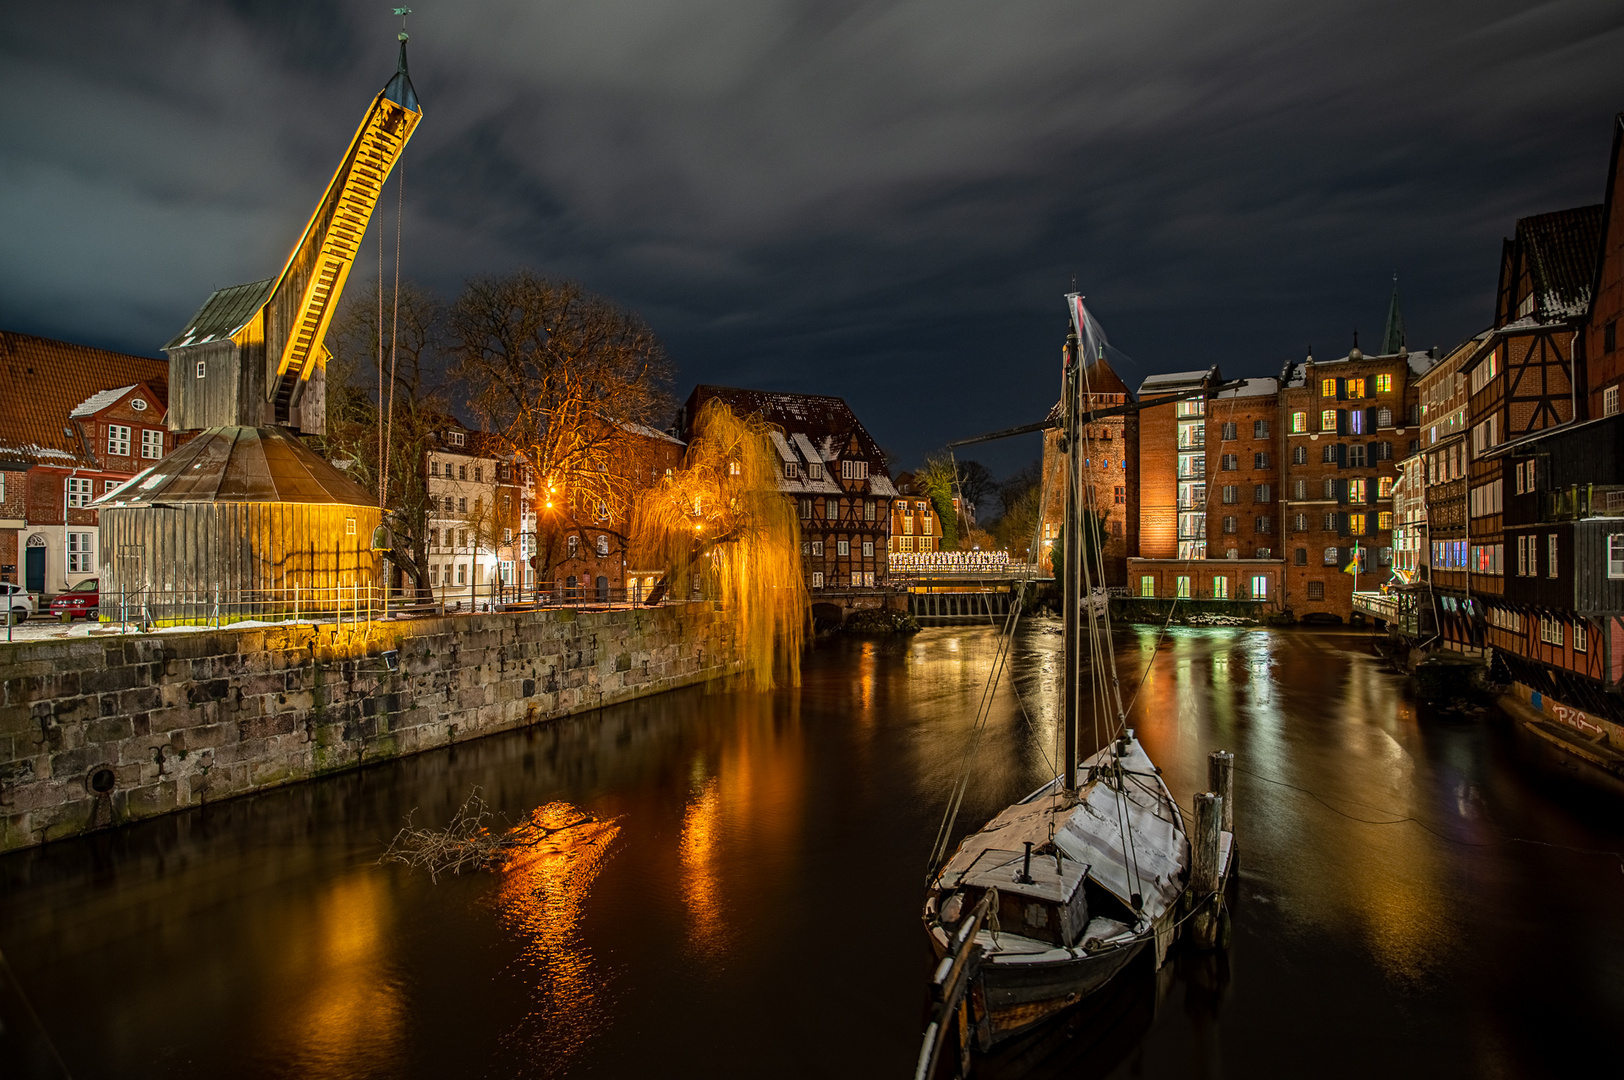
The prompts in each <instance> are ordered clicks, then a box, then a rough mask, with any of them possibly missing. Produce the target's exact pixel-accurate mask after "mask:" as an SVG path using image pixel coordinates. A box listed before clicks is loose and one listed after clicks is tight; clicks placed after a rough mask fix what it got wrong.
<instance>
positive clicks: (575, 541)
mask: <svg viewBox="0 0 1624 1080" xmlns="http://www.w3.org/2000/svg"><path fill="white" fill-rule="evenodd" d="M445 534H446V538H447V539H449V538H450V537H451V530H450V529H447V530H446V531H445ZM565 546H566V547H567V549H568V550H569V557H570V558H572V559H573V558H575V556H576V555H577V554H578V553H579V552H580V550H581V538H580V537H579V536H572V537H570V538H569V540H568V541H567V543H566V545H565Z"/></svg>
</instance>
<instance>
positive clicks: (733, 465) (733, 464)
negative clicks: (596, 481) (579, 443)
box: [599, 461, 739, 476]
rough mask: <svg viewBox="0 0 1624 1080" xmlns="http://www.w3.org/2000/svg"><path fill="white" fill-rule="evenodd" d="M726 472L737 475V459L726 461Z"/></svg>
mask: <svg viewBox="0 0 1624 1080" xmlns="http://www.w3.org/2000/svg"><path fill="white" fill-rule="evenodd" d="M599 471H600V472H601V471H603V470H602V468H601V466H600V468H599ZM727 474H728V475H729V476H737V475H739V463H738V462H737V461H730V462H728V463H727Z"/></svg>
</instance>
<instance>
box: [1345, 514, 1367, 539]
mask: <svg viewBox="0 0 1624 1080" xmlns="http://www.w3.org/2000/svg"><path fill="white" fill-rule="evenodd" d="M1368 516H1369V515H1368V514H1349V515H1348V534H1349V535H1350V536H1363V535H1365V518H1366V517H1368Z"/></svg>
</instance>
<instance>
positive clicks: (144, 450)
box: [141, 428, 164, 458]
mask: <svg viewBox="0 0 1624 1080" xmlns="http://www.w3.org/2000/svg"><path fill="white" fill-rule="evenodd" d="M141 456H142V457H144V458H161V457H163V456H164V433H163V432H161V431H154V430H153V429H152V428H146V429H145V430H143V431H142V432H141Z"/></svg>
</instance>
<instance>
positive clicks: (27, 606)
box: [0, 581, 34, 625]
mask: <svg viewBox="0 0 1624 1080" xmlns="http://www.w3.org/2000/svg"><path fill="white" fill-rule="evenodd" d="M0 602H3V603H4V604H5V611H6V618H7V619H8V620H9V621H10V622H11V623H12V624H13V625H15V624H17V623H20V622H22V621H23V620H25V619H27V618H28V617H29V616H30V615H32V614H34V598H33V596H31V595H30V594H29V593H28V590H26V589H24V588H23V587H22V586H21V585H13V584H11V583H10V582H9V581H0Z"/></svg>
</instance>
